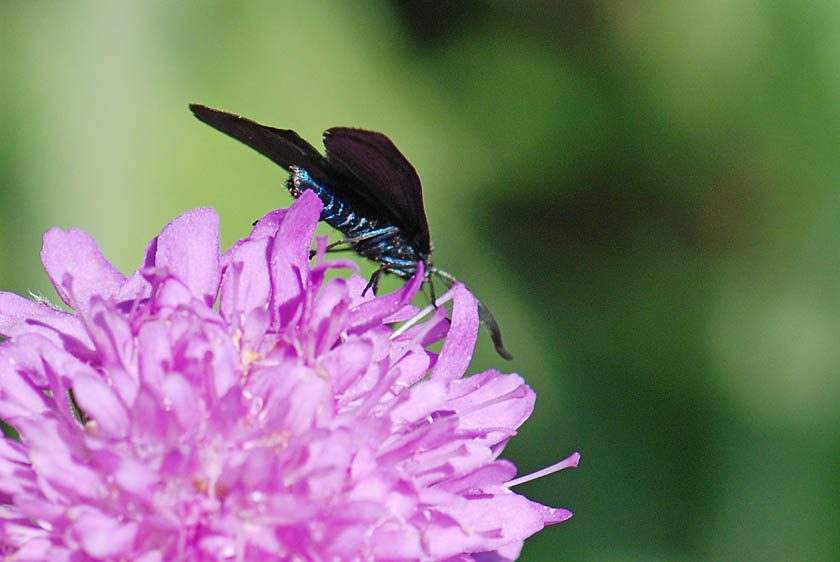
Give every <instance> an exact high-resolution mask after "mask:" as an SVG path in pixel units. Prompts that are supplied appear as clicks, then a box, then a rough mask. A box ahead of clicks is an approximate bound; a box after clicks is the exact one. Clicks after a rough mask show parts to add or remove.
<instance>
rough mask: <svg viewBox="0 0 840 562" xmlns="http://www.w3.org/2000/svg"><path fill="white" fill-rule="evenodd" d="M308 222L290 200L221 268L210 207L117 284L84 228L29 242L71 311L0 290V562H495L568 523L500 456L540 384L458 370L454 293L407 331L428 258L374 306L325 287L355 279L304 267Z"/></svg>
mask: <svg viewBox="0 0 840 562" xmlns="http://www.w3.org/2000/svg"><path fill="white" fill-rule="evenodd" d="M320 210H321V203H320V201H319V200H318V199H317V197H315V196H314V195H312V194H311V193H304V194H303V195H302V196H301V197H300V199H298V200H297V201H296V202H295V203H294V205H293V206H292V207H291V208H289V209H288V210H279V211H274V212H271V213H269V214H268V215H266V216H265V217H264V218H263V219H262V220H260V221H259V222H258V223H257V224H256V225H255V227H254V229H253V231H252V232H251V234H250V236H249V237H248V238H246V239H243V240H240V241H239V242H237V243H236V244H235V245H234V246H233V247H232V248H231V249H230V250H228V251H227V252H225V253H224V254H222V255H221V256H220V254H219V236H218V218H217V216H216V214H215V212H214V211H213V210H211V209H206V208H203V209H196V210H194V211H191V212H188V213H185V214H184V215H181V216H180V217H178V218H176V219H175V220H174V221H172V222H171V223H170V224H168V225H167V226H166V227H165V228H164V229H163V231H162V232H161V233H160V235H159V236H157V237H156V238H154V239H153V240H152V241H151V242H150V243H149V245H148V247H147V249H146V252H145V256H144V259H143V263H142V264H141V266H140V267H139V268H138V270H137V271H136V272H135V273H134V274H133V275H132V276H130V277H128V278H126V277H124V276H123V275H122V274H121V273H120V272H118V271H117V270H116V269H115V268H114V267H113V266H112V265H111V264H110V263H109V262H108V261H107V260H106V259H105V258H104V257H103V255H102V254H101V252H100V250H99V248H98V247H97V245H96V242H95V241H94V240H93V238H92V237H91V236H90V235H88V234H87V233H85V232H82V231H79V230H70V231H67V232H65V231H62V230H59V229H53V230H50V231H49V232H47V233H46V234H45V235H44V249H43V251H42V254H41V255H42V260H43V263H44V266H45V268H46V270H47V273H48V274H49V276H50V278H51V279H52V281H53V283H54V285H55V287H56V289H57V291H58V294H59V295H60V297H61V298H62V300H63V301H64V302H65V303H66V304H67V305H69V306H70V307H71V308H72V310H73V312H64V311H61V310H58V309H56V308H53V307H51V306H49V305H48V304H45V303H43V302H33V301H30V300H27V299H24V298H22V297H19V296H17V295H14V294H11V293H0V335H2V336H3V337H6V338H9V339H8V340H7V341H5V342H3V343H2V344H0V419H3V420H4V421H6V422H7V423H9V424H10V425H11V426H13V427H14V428H15V429H16V430H17V431H18V432H19V436H20V438H19V439H11V438H7V439H3V440H0V515H2V517H0V553H3V554H6V555H7V556H8V557H9V558H10V559H14V560H33V561H34V560H66V561H70V560H73V561H76V560H79V561H81V560H138V561H143V562H152V561H162V560H183V561H194V560H278V561H280V560H283V561H298V560H299V561H304V560H315V561H351V560H352V561H356V560H358V561H367V560H451V561H465V562H466V561H470V560H511V559H514V558H516V557H517V555H518V553H519V550H520V548H521V546H522V541H523V540H524V539H525V538H526V537H528V536H530V535H532V534H533V533H535V532H537V531H538V530H540V529H541V528H542V527H543V526H545V525H546V524H550V523H556V522H559V521H563V520H565V519H567V518H568V517H570V516H571V513H570V512H568V511H566V510H563V509H554V508H549V507H546V506H543V505H540V504H537V503H534V502H531V501H530V500H528V499H526V498H525V497H523V496H521V495H518V494H516V493H514V492H513V491H511V489H510V486H511V485H512V483H511V479H512V478H513V477H514V474H515V467H514V466H513V465H512V464H511V463H510V462H508V461H505V460H501V459H499V454H500V453H501V450H502V448H503V447H504V444H505V443H506V441H507V439H508V438H509V437H511V436H512V435H513V434H514V433H515V431H516V428H517V427H518V426H519V425H520V424H521V423H522V422H523V421H524V420H525V419H526V418H527V417H528V416H529V415H530V413H531V410H532V407H533V403H534V393H533V391H532V390H531V389H530V388H529V387H528V386H526V385H525V384H524V382H523V380H522V379H521V378H520V377H519V376H518V375H503V374H499V373H498V372H496V371H487V372H484V373H479V374H475V375H472V376H468V377H464V376H463V374H464V372H465V370H466V368H467V366H468V363H469V361H470V357H471V354H472V348H473V346H474V344H475V339H476V333H477V330H478V317H477V312H476V304H475V299H474V298H473V297H472V295H470V293H469V292H468V291H467V290H466V289H465V288H464V287H463V286H462V285H456V286H454V287H453V288H452V289H451V290H450V292H449V293H448V294H447V298H449V299H451V300H452V302H453V305H452V313H451V322H450V321H449V320H447V318H446V316H445V314H446V311H445V309H444V308H442V307H441V308H438V309H436V310H434V311H433V312H432V313H431V316H430V317H429V318H428V319H427V320H425V321H417V320H418V318H417V316H416V313H417V309H416V308H415V307H413V306H412V305H411V304H410V302H411V300H412V298H413V296H414V295H415V293H416V292H417V290H418V288H419V286H420V284H421V282H422V280H423V271H422V264H421V267H419V268H418V269H419V270H418V272H417V275H416V276H415V277H414V278H413V279H412V280H411V281H409V282H408V283H407V284H406V285H405V286H404V287H403V288H402V289H400V290H398V291H396V292H394V293H391V294H387V295H384V296H373V295H371V294H370V292H368V293H367V294H365V292H364V288H365V280H364V279H363V278H361V277H360V276H359V275H356V274H354V275H351V276H349V277H348V278H337V279H332V280H329V281H328V280H327V279H326V276H325V273H326V272H327V270H328V269H333V268H350V269H353V268H354V267H355V266H354V265H353V264H352V263H351V262H346V261H325V260H324V248H325V242H324V240H320V239H319V241H318V248H319V251H318V254H317V259H316V263H315V265H314V266H313V265H311V264H310V260H309V252H310V246H311V241H312V237H313V234H314V231H315V226H316V224H317V222H318V218H319V214H320ZM217 303H218V306H216V304H217ZM412 317H415V318H414V319H413V320H412V321H410V322H407V323H406V324H404V325H403V327H402V328H401V329H400V330H399V331H397V332H394V331H393V330H392V328H391V325H392V324H393V323H395V322H401V321H407V320H409V319H410V318H412ZM444 337H445V340H444V342H443V347H442V349H441V351H440V352H439V353H433V352H431V351H429V350H428V349H427V346H428V345H429V344H430V343H433V342H435V341H438V340H440V339H443V338H444ZM564 463H565V464H563V465H562V466H574V465H575V464H576V463H577V454H575V455H572V457H570V458H569V459H567V460H566V461H564Z"/></svg>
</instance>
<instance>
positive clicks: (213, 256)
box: [155, 207, 221, 306]
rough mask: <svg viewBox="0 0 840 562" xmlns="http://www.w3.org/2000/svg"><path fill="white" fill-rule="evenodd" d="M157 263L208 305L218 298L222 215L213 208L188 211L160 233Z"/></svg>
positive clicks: (211, 304)
mask: <svg viewBox="0 0 840 562" xmlns="http://www.w3.org/2000/svg"><path fill="white" fill-rule="evenodd" d="M155 265H156V266H157V267H163V268H166V269H167V270H169V272H170V273H171V274H172V275H174V276H175V277H177V278H178V279H180V280H181V281H182V282H183V283H184V284H185V285H186V286H187V287H188V288H189V289H190V292H191V293H192V295H193V296H194V297H196V298H198V299H201V300H203V302H204V303H205V304H206V305H207V306H213V303H214V302H215V301H216V291H217V290H218V288H219V277H220V275H221V265H220V261H219V215H217V214H216V211H215V210H213V209H211V208H209V207H202V208H199V209H195V210H192V211H188V212H186V213H184V214H183V215H180V216H178V217H177V218H175V220H173V221H172V222H170V223H169V224H167V225H166V226H165V227H164V228H163V230H162V231H161V232H160V236H159V237H158V242H157V252H156V253H155Z"/></svg>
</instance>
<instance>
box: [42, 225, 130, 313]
mask: <svg viewBox="0 0 840 562" xmlns="http://www.w3.org/2000/svg"><path fill="white" fill-rule="evenodd" d="M41 262H42V263H43V264H44V268H45V269H46V270H47V275H49V276H50V279H51V280H52V283H53V286H55V290H56V291H58V295H59V296H60V297H61V300H63V301H64V302H65V303H67V305H68V306H70V307H72V308H73V309H74V310H75V311H77V312H78V313H79V314H81V315H85V314H86V313H87V310H88V307H89V302H90V298H91V297H92V296H93V295H99V296H100V297H104V298H109V297H110V296H111V295H113V294H114V293H116V292H117V291H118V290H119V289H120V287H122V285H123V283H125V276H124V275H123V274H122V273H120V272H119V271H117V268H115V267H114V266H113V265H111V262H109V261H108V260H107V259H106V258H105V256H104V255H102V251H101V250H100V249H99V246H98V245H97V244H96V240H94V239H93V236H91V235H90V234H88V233H87V232H85V231H83V230H79V229H76V228H71V229H70V230H68V231H66V232H65V231H63V230H61V229H60V228H52V229H50V230H48V231H47V232H46V233H45V234H44V247H43V249H42V250H41Z"/></svg>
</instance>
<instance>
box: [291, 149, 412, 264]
mask: <svg viewBox="0 0 840 562" xmlns="http://www.w3.org/2000/svg"><path fill="white" fill-rule="evenodd" d="M290 171H291V175H290V176H289V181H288V183H287V188H288V189H289V192H290V193H291V194H292V195H293V196H294V197H299V196H300V194H301V193H303V192H304V191H306V190H307V189H311V190H312V191H314V192H315V194H316V195H317V196H318V198H319V199H320V200H321V202H322V203H323V204H324V208H323V209H322V210H321V220H322V221H324V222H326V223H327V224H328V225H330V226H331V227H333V228H335V229H336V230H338V231H339V232H341V233H342V234H343V235H344V236H345V238H346V239H347V242H348V244H350V246H351V247H352V248H353V250H355V251H356V252H358V253H359V254H361V255H362V256H364V257H366V258H368V259H371V260H374V261H376V262H379V263H382V264H385V265H386V266H387V268H388V271H390V272H392V273H394V274H396V275H399V276H400V277H411V276H412V275H414V272H415V271H417V262H418V261H424V257H423V256H421V255H420V254H419V253H418V252H417V251H416V250H415V249H414V247H413V246H412V245H411V244H410V243H409V241H408V239H407V238H406V236H405V235H404V234H403V233H402V232H401V231H400V229H399V228H397V227H395V226H393V225H392V224H390V223H389V222H388V221H386V220H381V219H377V218H370V217H371V216H375V215H373V213H371V212H370V211H369V210H368V209H364V208H361V207H359V206H358V205H351V204H350V203H349V202H347V201H343V200H341V199H340V198H339V197H338V196H337V195H336V193H335V192H334V191H333V190H332V189H330V187H329V186H328V185H324V184H321V183H319V182H317V181H315V179H314V178H313V177H312V176H311V175H310V174H309V172H307V171H306V170H304V169H303V168H300V167H298V166H291V169H290Z"/></svg>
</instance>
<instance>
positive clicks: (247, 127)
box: [190, 104, 330, 182]
mask: <svg viewBox="0 0 840 562" xmlns="http://www.w3.org/2000/svg"><path fill="white" fill-rule="evenodd" d="M190 109H191V110H192V112H193V113H194V114H195V116H196V117H198V119H200V120H201V121H203V122H205V123H207V124H208V125H210V126H211V127H213V128H214V129H218V130H219V131H221V132H223V133H225V134H226V135H228V136H231V137H233V138H235V139H236V140H238V141H240V142H242V143H244V144H246V145H248V146H250V147H251V148H253V149H254V150H256V151H257V152H259V153H260V154H262V155H263V156H267V157H268V158H270V159H271V160H273V161H274V162H276V163H277V164H279V165H281V166H283V167H284V168H286V169H287V170H288V169H289V167H290V166H299V167H301V168H303V169H304V170H306V171H307V172H309V173H310V175H312V177H313V178H315V179H317V180H319V181H322V182H325V181H328V180H329V178H330V171H329V170H330V166H329V163H328V162H327V160H326V158H324V157H323V156H322V155H321V153H320V152H318V151H317V150H316V149H315V147H313V146H312V145H311V144H309V143H308V142H306V141H305V140H303V139H302V138H300V136H298V134H297V133H296V132H294V131H292V130H289V129H275V128H273V127H266V126H265V125H260V124H259V123H255V122H254V121H251V120H250V119H246V118H244V117H240V116H239V115H234V114H233V113H227V112H225V111H219V110H217V109H211V108H209V107H206V106H203V105H198V104H190Z"/></svg>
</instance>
